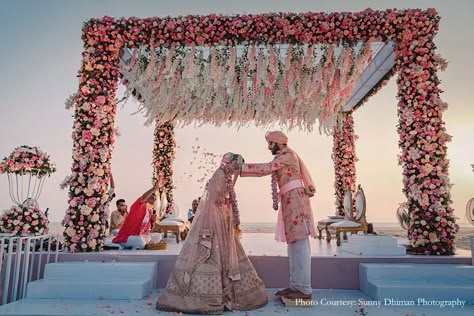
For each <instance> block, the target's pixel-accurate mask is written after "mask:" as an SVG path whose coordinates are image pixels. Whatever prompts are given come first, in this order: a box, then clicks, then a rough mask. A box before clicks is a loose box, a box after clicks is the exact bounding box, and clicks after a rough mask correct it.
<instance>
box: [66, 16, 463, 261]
mask: <svg viewBox="0 0 474 316" xmlns="http://www.w3.org/2000/svg"><path fill="white" fill-rule="evenodd" d="M439 19H440V18H439V15H438V13H437V12H436V10H434V9H427V10H420V9H407V10H392V9H387V10H384V11H374V10H371V9H367V10H364V11H362V12H342V13H330V14H327V13H312V12H308V13H301V14H293V13H272V14H260V15H251V14H246V15H235V16H222V15H215V14H211V15H208V16H196V15H188V16H179V17H176V18H171V17H165V18H158V17H153V18H147V19H139V18H121V19H113V18H111V17H104V18H102V19H91V20H89V21H87V22H86V23H85V24H84V27H83V32H82V39H83V42H84V51H83V60H82V62H81V66H80V70H79V78H80V79H79V81H80V83H79V91H78V94H77V95H76V96H74V100H73V102H70V103H71V104H72V105H73V107H74V109H75V121H74V132H73V141H74V149H73V150H74V152H73V166H72V169H73V170H72V171H73V172H76V175H77V176H75V178H74V179H73V181H72V184H71V187H70V191H69V192H70V194H69V195H70V199H69V210H68V212H67V214H66V217H67V220H66V221H65V222H67V228H66V230H67V231H68V233H65V237H66V238H65V239H66V243H67V244H68V247H69V248H70V250H72V251H78V250H80V251H95V250H98V249H100V248H101V245H102V243H103V239H104V237H105V235H104V233H105V227H104V225H103V223H100V222H95V221H94V219H96V218H97V216H99V215H100V213H101V212H103V206H102V204H101V197H102V196H104V194H105V192H106V191H107V182H108V181H107V180H108V172H109V164H110V151H111V149H112V146H113V141H114V139H113V138H114V129H113V122H114V116H115V111H116V104H117V100H116V89H117V82H118V79H119V75H120V73H121V72H124V71H129V72H130V73H134V71H133V70H134V65H133V62H132V61H133V57H132V60H130V63H129V64H128V66H129V69H121V67H120V51H121V49H124V48H127V49H131V50H135V49H137V48H139V47H144V48H145V49H147V48H148V49H149V50H150V47H151V48H152V49H151V50H150V51H152V50H153V51H155V50H154V49H155V48H160V47H161V48H162V47H164V48H165V49H168V50H173V47H175V48H176V47H179V46H188V47H190V49H191V50H192V49H193V47H194V49H195V50H196V48H197V47H198V46H205V47H211V49H210V50H211V53H210V54H209V56H211V58H210V60H209V62H208V64H209V65H211V64H212V67H211V66H209V67H208V68H206V72H205V73H206V74H208V76H206V78H211V79H212V81H211V82H212V90H209V89H208V88H207V87H210V86H209V85H207V86H206V84H202V81H200V80H197V81H196V80H195V81H194V82H195V84H196V88H195V90H194V91H195V92H196V93H197V92H206V91H207V92H212V94H211V93H210V94H209V95H207V96H205V95H204V96H198V97H199V98H201V100H204V99H206V98H207V99H206V100H208V101H209V102H208V103H202V104H203V105H205V107H204V108H203V109H201V110H200V111H204V112H194V114H193V115H191V116H188V114H187V113H188V112H176V111H174V109H175V104H184V103H183V98H185V95H183V94H182V93H175V94H167V95H166V94H165V95H166V96H167V99H166V102H167V103H166V105H167V107H166V108H161V107H159V109H162V110H163V112H159V111H158V112H157V110H158V109H157V108H156V107H155V108H153V107H152V108H151V109H152V110H151V111H150V112H149V114H150V115H149V119H152V120H155V119H156V116H154V114H157V113H162V114H163V117H161V116H159V120H163V121H164V122H168V121H177V122H178V121H181V122H184V123H186V122H188V121H189V120H192V121H199V120H201V121H202V120H203V117H204V116H205V115H207V116H209V117H210V118H209V119H208V121H209V122H212V123H214V124H225V123H227V122H229V120H232V119H233V118H234V116H235V115H237V116H238V115H241V117H242V119H244V118H246V119H249V120H250V119H252V118H253V119H255V117H256V116H257V115H263V114H262V112H265V109H262V108H260V107H256V106H254V105H258V104H261V103H260V102H259V101H258V100H260V98H261V97H262V96H261V93H262V92H263V98H264V99H265V93H267V92H268V93H269V95H273V92H274V90H273V89H272V87H274V86H275V85H273V86H268V88H269V90H267V89H263V87H262V86H261V85H260V86H259V83H260V84H263V82H273V80H274V79H276V78H277V76H276V73H274V72H273V71H268V69H267V70H266V71H267V72H266V76H267V78H268V80H266V81H262V80H261V79H262V78H265V71H260V72H259V69H260V67H259V64H261V63H260V61H259V59H260V60H262V59H261V58H260V57H259V56H260V49H259V48H260V46H259V45H267V46H273V45H280V44H288V45H289V46H291V47H292V49H293V46H304V45H306V46H304V47H306V49H309V47H310V46H311V45H318V44H322V45H328V47H330V45H331V44H333V45H341V44H342V45H346V46H350V47H354V46H355V43H357V42H366V43H367V42H370V41H381V42H387V41H394V43H395V56H396V65H395V72H397V73H398V80H397V84H398V98H399V104H398V114H399V120H400V124H399V127H398V132H399V135H400V143H399V145H400V148H401V156H400V163H401V164H402V165H403V175H404V180H403V181H404V182H403V183H404V192H405V194H406V196H407V198H408V201H407V202H408V208H409V210H410V217H411V219H412V222H411V228H410V230H409V239H410V243H411V246H412V249H411V250H412V251H413V252H414V253H423V254H435V255H444V254H452V253H454V249H455V248H454V238H455V233H456V231H457V226H456V224H455V219H454V217H453V209H452V207H451V204H452V202H451V196H450V187H451V184H450V181H449V175H448V160H447V158H446V143H447V142H448V141H449V140H450V137H449V135H447V134H446V133H445V127H444V121H443V119H442V112H443V111H444V110H445V109H446V107H447V105H446V104H445V103H444V102H442V101H441V99H440V97H439V96H440V93H441V91H440V89H439V88H438V86H439V80H438V78H437V70H438V69H441V70H442V69H443V67H444V66H445V65H444V64H443V63H444V62H443V60H442V59H441V58H440V57H439V56H438V55H436V54H435V52H436V46H435V45H434V41H433V38H434V36H435V35H436V33H437V30H438V26H439ZM239 45H243V46H244V50H246V51H248V53H247V54H243V56H244V58H240V59H239V60H242V61H243V62H244V64H243V65H244V68H246V69H245V70H243V71H241V72H240V75H241V76H242V79H241V80H240V79H238V78H237V77H236V76H229V75H228V74H226V76H225V79H226V80H223V78H224V77H223V76H222V75H223V73H222V72H221V71H220V70H222V69H223V68H224V67H223V66H222V65H223V62H224V63H227V59H225V61H222V60H219V58H220V57H219V56H222V55H220V54H219V47H220V46H226V47H229V49H231V50H232V47H235V48H237V47H238V46H239ZM253 47H255V50H254V48H253ZM178 50H179V49H178ZM212 51H214V52H212ZM270 51H273V49H270ZM292 52H293V50H292ZM254 53H255V55H254ZM269 54H270V52H269ZM134 55H135V60H137V56H136V55H137V54H134ZM164 56H166V60H165V62H164V63H163V62H158V63H157V62H156V59H157V57H158V58H164ZM213 56H215V57H213ZM223 56H224V57H225V54H224V55H223ZM240 56H242V54H241V55H240ZM245 56H250V57H251V58H247V57H245ZM253 56H256V57H255V58H253ZM288 56H289V57H288ZM305 56H311V54H308V53H306V54H305ZM326 56H331V55H327V54H326ZM173 57H175V55H174V53H173V54H171V53H168V54H165V55H162V56H155V54H151V55H150V62H149V65H152V66H153V65H159V66H160V68H159V69H158V72H156V69H155V68H152V66H150V76H152V75H154V76H156V78H158V77H159V75H160V70H161V67H163V69H162V70H163V71H162V72H161V74H162V75H163V74H167V75H166V76H164V79H163V80H164V81H163V80H161V79H160V80H156V81H155V83H156V84H158V83H159V84H160V88H159V90H158V87H156V86H155V88H156V89H155V90H145V91H150V92H153V93H154V94H151V95H148V94H147V93H145V92H143V91H140V92H141V93H142V94H141V96H142V98H143V102H147V101H146V100H151V99H152V97H156V95H159V96H160V97H162V96H163V94H161V93H163V91H164V90H166V89H168V88H171V90H170V91H174V92H176V91H180V90H179V89H181V87H180V86H178V83H180V82H179V81H178V75H179V74H180V73H182V72H180V71H182V70H180V69H179V67H180V65H181V66H185V65H186V63H184V64H182V63H181V64H180V63H178V62H176V59H179V58H175V59H174V60H173ZM186 57H187V60H186V61H189V64H191V62H192V60H193V58H195V57H196V56H195V54H191V53H190V54H187V55H186ZM203 57H204V56H203ZM286 57H287V59H289V60H290V62H289V63H287V62H285V64H284V66H285V70H287V69H286V68H287V67H288V68H289V69H290V71H289V72H288V71H285V70H284V71H283V72H281V74H283V75H284V77H283V84H284V85H285V78H286V79H287V80H286V82H287V83H288V84H289V85H288V88H289V89H288V91H287V92H288V93H295V94H296V95H303V96H308V94H305V93H301V92H302V91H303V90H295V91H293V90H292V87H296V86H295V85H292V84H290V82H291V83H293V82H294V78H295V77H292V76H291V74H301V72H302V71H303V69H305V68H304V67H303V64H305V65H306V61H307V60H309V58H303V59H302V58H298V57H297V56H295V55H294V54H286ZM152 58H155V61H153V60H152ZM246 58H247V59H248V61H247V59H246ZM268 58H269V57H268ZM169 59H171V60H169ZM161 60H163V59H161ZM268 60H269V59H268ZM327 60H328V61H330V60H331V58H329V59H327ZM228 62H229V63H234V62H240V61H238V55H237V57H236V59H235V61H234V57H232V58H231V56H230V51H229V59H228ZM189 64H188V65H189ZM247 65H248V66H247ZM261 65H262V66H263V64H261ZM268 65H276V62H273V63H269V64H268ZM300 66H301V68H300ZM153 67H154V66H153ZM165 67H166V69H165ZM168 68H169V69H168ZM184 69H185V70H186V69H193V71H194V69H195V68H191V67H187V68H184ZM232 69H235V67H230V71H231V72H232V71H233V70H232ZM272 69H273V66H272ZM333 69H334V68H333ZM337 69H347V68H344V67H343V68H337ZM165 70H166V72H165ZM252 70H254V71H255V73H258V74H259V75H257V74H255V75H253V73H252V75H247V80H245V78H246V77H245V74H250V73H251V71H252ZM261 70H264V69H263V68H262V69H261ZM135 73H136V72H135ZM317 73H318V72H317V71H316V72H315V73H314V72H313V74H317ZM321 73H323V72H321ZM147 74H148V71H147ZM185 74H187V73H185ZM192 74H194V72H193V73H192ZM270 75H271V77H270ZM273 75H275V78H274V77H273ZM287 75H288V76H287ZM149 78H150V77H145V78H143V79H144V80H143V81H146V80H148V79H149ZM227 78H229V80H230V79H232V80H234V81H233V82H234V83H235V82H237V83H240V85H237V86H235V85H234V84H230V85H227V84H226V85H224V84H223V83H222V81H227ZM249 78H251V79H252V80H250V81H249ZM296 78H299V80H300V83H301V79H303V80H305V78H306V79H308V78H309V77H308V76H304V75H303V76H296ZM333 78H334V77H333ZM198 79H199V77H198ZM270 79H271V80H270ZM206 80H209V79H206ZM238 80H239V81H238ZM131 81H132V82H134V83H137V89H136V91H139V90H140V89H139V86H140V85H139V84H138V83H139V81H137V80H135V79H133V78H132V80H131ZM323 81H324V80H323ZM324 82H326V83H328V82H330V81H324ZM302 83H303V84H300V85H299V86H298V89H301V88H303V87H308V85H307V84H306V83H304V81H303V82H302ZM331 83H334V87H332V88H331V87H330V88H331V89H333V88H335V86H337V83H338V80H333V81H331ZM161 84H164V86H163V87H161ZM201 86H206V90H204V91H203V90H202V88H201ZM324 87H325V88H327V86H324ZM224 88H230V89H234V91H235V89H241V92H242V93H241V94H239V93H237V94H234V96H236V97H237V100H238V98H239V97H240V98H241V102H239V101H234V99H232V102H223V103H222V104H224V105H225V106H223V107H222V109H220V110H219V111H216V112H215V114H213V115H210V113H208V112H206V109H207V106H208V105H212V104H218V102H216V99H215V98H216V97H218V98H222V97H224V98H225V97H226V96H227V95H229V94H226V93H225V92H223V91H220V90H222V89H224ZM245 88H246V89H245ZM265 88H267V87H265ZM312 88H313V87H312ZM199 89H201V90H199ZM245 91H247V92H248V91H254V93H253V94H249V93H243V92H245ZM255 91H258V92H259V93H260V94H256V93H255ZM280 91H283V90H280ZM331 91H339V93H341V92H343V91H344V90H336V89H334V90H331ZM156 92H158V93H157V94H156ZM214 92H216V93H214ZM280 97H281V98H283V100H290V101H292V100H296V101H297V102H290V103H288V104H287V106H286V107H280V110H281V111H283V112H284V113H283V114H282V116H281V117H284V118H286V119H288V120H287V121H288V124H289V126H295V127H301V128H303V129H308V128H310V126H308V124H306V123H305V122H304V121H299V118H301V117H305V115H306V113H303V112H302V111H300V108H299V107H300V106H301V104H304V103H305V102H307V99H306V98H305V99H304V100H303V101H301V100H300V99H299V98H296V99H293V98H292V97H290V98H288V97H287V96H285V95H274V98H275V99H277V102H278V101H280V100H278V99H279V98H280ZM333 97H335V98H339V97H340V96H338V95H333ZM254 99H257V102H254V101H253V100H254ZM171 101H172V102H171ZM162 102H163V101H161V100H160V103H162ZM299 102H302V103H301V104H300V103H299ZM242 104H244V105H246V106H245V107H243V108H244V110H241V109H240V107H241V105H242ZM321 104H325V103H324V102H323V103H321ZM326 104H330V105H331V106H333V105H334V104H331V103H326ZM236 105H238V106H239V107H236ZM247 107H248V108H247ZM178 108H179V107H178ZM321 109H326V108H325V107H320V108H319V110H318V111H316V112H318V113H319V115H320V117H323V116H324V113H325V112H324V110H323V111H320V110H321ZM313 111H314V109H312V111H311V113H313ZM191 113H193V112H191ZM218 113H229V114H226V115H217V114H218ZM329 113H337V111H335V110H334V109H330V110H329ZM198 114H199V115H198ZM334 115H339V113H337V114H333V117H334ZM164 122H163V123H164ZM272 123H274V121H273V122H272ZM331 127H332V126H331ZM99 218H100V217H99ZM92 237H93V238H92ZM73 238H74V239H73Z"/></svg>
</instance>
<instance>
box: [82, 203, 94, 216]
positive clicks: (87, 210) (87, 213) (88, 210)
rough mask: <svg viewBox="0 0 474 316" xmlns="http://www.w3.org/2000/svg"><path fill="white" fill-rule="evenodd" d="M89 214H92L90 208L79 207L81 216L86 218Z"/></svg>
mask: <svg viewBox="0 0 474 316" xmlns="http://www.w3.org/2000/svg"><path fill="white" fill-rule="evenodd" d="M91 212H92V208H90V207H89V206H87V205H82V206H81V214H83V215H86V216H87V215H89V214H90V213H91Z"/></svg>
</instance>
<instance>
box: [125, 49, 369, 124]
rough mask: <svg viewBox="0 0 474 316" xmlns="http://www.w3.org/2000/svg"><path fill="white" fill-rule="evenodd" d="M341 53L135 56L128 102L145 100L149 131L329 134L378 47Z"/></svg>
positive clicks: (162, 52) (128, 75)
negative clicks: (198, 128)
mask: <svg viewBox="0 0 474 316" xmlns="http://www.w3.org/2000/svg"><path fill="white" fill-rule="evenodd" d="M151 46H152V47H153V45H151ZM356 48H357V49H356ZM338 50H340V56H339V58H336V48H335V47H334V45H329V46H327V47H323V48H321V49H316V48H314V47H313V46H311V45H309V46H308V45H299V46H298V45H289V46H286V45H285V47H282V46H257V45H250V46H243V47H234V46H230V47H211V48H206V47H194V46H193V47H190V48H189V47H182V46H174V45H173V46H171V48H169V49H167V48H164V47H160V48H157V49H156V48H155V49H153V53H152V51H151V50H150V49H140V50H138V52H137V51H134V52H133V54H135V55H136V56H134V55H132V57H131V58H130V60H129V62H128V64H126V65H123V67H122V69H123V71H122V73H123V74H124V82H126V85H127V89H128V93H127V95H128V96H130V95H134V94H135V95H136V92H137V91H138V92H139V95H140V100H141V101H142V103H143V104H142V110H143V111H144V112H145V115H146V116H147V117H148V120H147V124H150V123H151V122H153V121H154V120H158V123H159V124H160V123H163V122H166V121H168V120H171V119H176V120H177V121H178V122H179V123H180V124H181V125H183V126H184V125H188V124H191V123H194V122H196V121H197V122H199V123H203V124H204V123H211V124H214V125H221V124H227V125H235V126H246V125H247V124H248V123H249V121H252V120H253V121H255V124H256V125H257V126H267V125H269V124H272V123H274V122H279V123H280V125H281V126H282V127H284V128H287V129H293V128H295V127H300V128H304V129H306V130H312V126H313V125H314V123H315V122H316V120H319V124H320V130H322V131H326V132H327V131H330V130H331V129H332V126H333V124H334V120H335V118H336V116H337V115H338V113H339V111H340V109H341V107H342V106H343V105H344V104H345V103H346V101H347V99H348V98H349V97H350V96H351V93H352V88H353V86H354V84H355V83H356V81H357V79H358V77H359V76H360V74H361V73H362V71H363V70H364V68H365V66H366V65H367V64H368V63H369V61H370V59H371V49H370V45H362V46H360V45H359V47H350V46H348V47H340V48H339V49H338ZM170 104H173V106H172V107H171V108H170Z"/></svg>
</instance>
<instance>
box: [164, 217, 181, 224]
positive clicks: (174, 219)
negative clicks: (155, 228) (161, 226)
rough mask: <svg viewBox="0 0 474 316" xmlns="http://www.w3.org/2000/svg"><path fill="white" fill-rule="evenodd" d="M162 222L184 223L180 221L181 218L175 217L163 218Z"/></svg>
mask: <svg viewBox="0 0 474 316" xmlns="http://www.w3.org/2000/svg"><path fill="white" fill-rule="evenodd" d="M163 220H164V221H175V222H181V223H184V219H181V218H179V217H175V216H170V217H165V218H164V219H163Z"/></svg>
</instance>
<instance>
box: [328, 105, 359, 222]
mask: <svg viewBox="0 0 474 316" xmlns="http://www.w3.org/2000/svg"><path fill="white" fill-rule="evenodd" d="M357 139H358V137H357V135H355V134H354V118H353V117H352V113H343V115H342V117H341V122H340V123H339V124H337V125H336V126H335V128H334V132H333V147H332V149H333V153H332V156H331V157H332V160H333V162H334V170H335V180H334V189H335V194H334V195H335V196H336V202H335V204H336V215H340V216H344V214H345V213H344V195H345V191H346V190H347V189H348V188H349V189H350V190H351V192H352V193H354V192H355V189H356V168H355V163H356V162H357V161H358V160H359V159H358V158H357V156H356V151H355V141H356V140H357ZM352 205H354V203H352Z"/></svg>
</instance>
